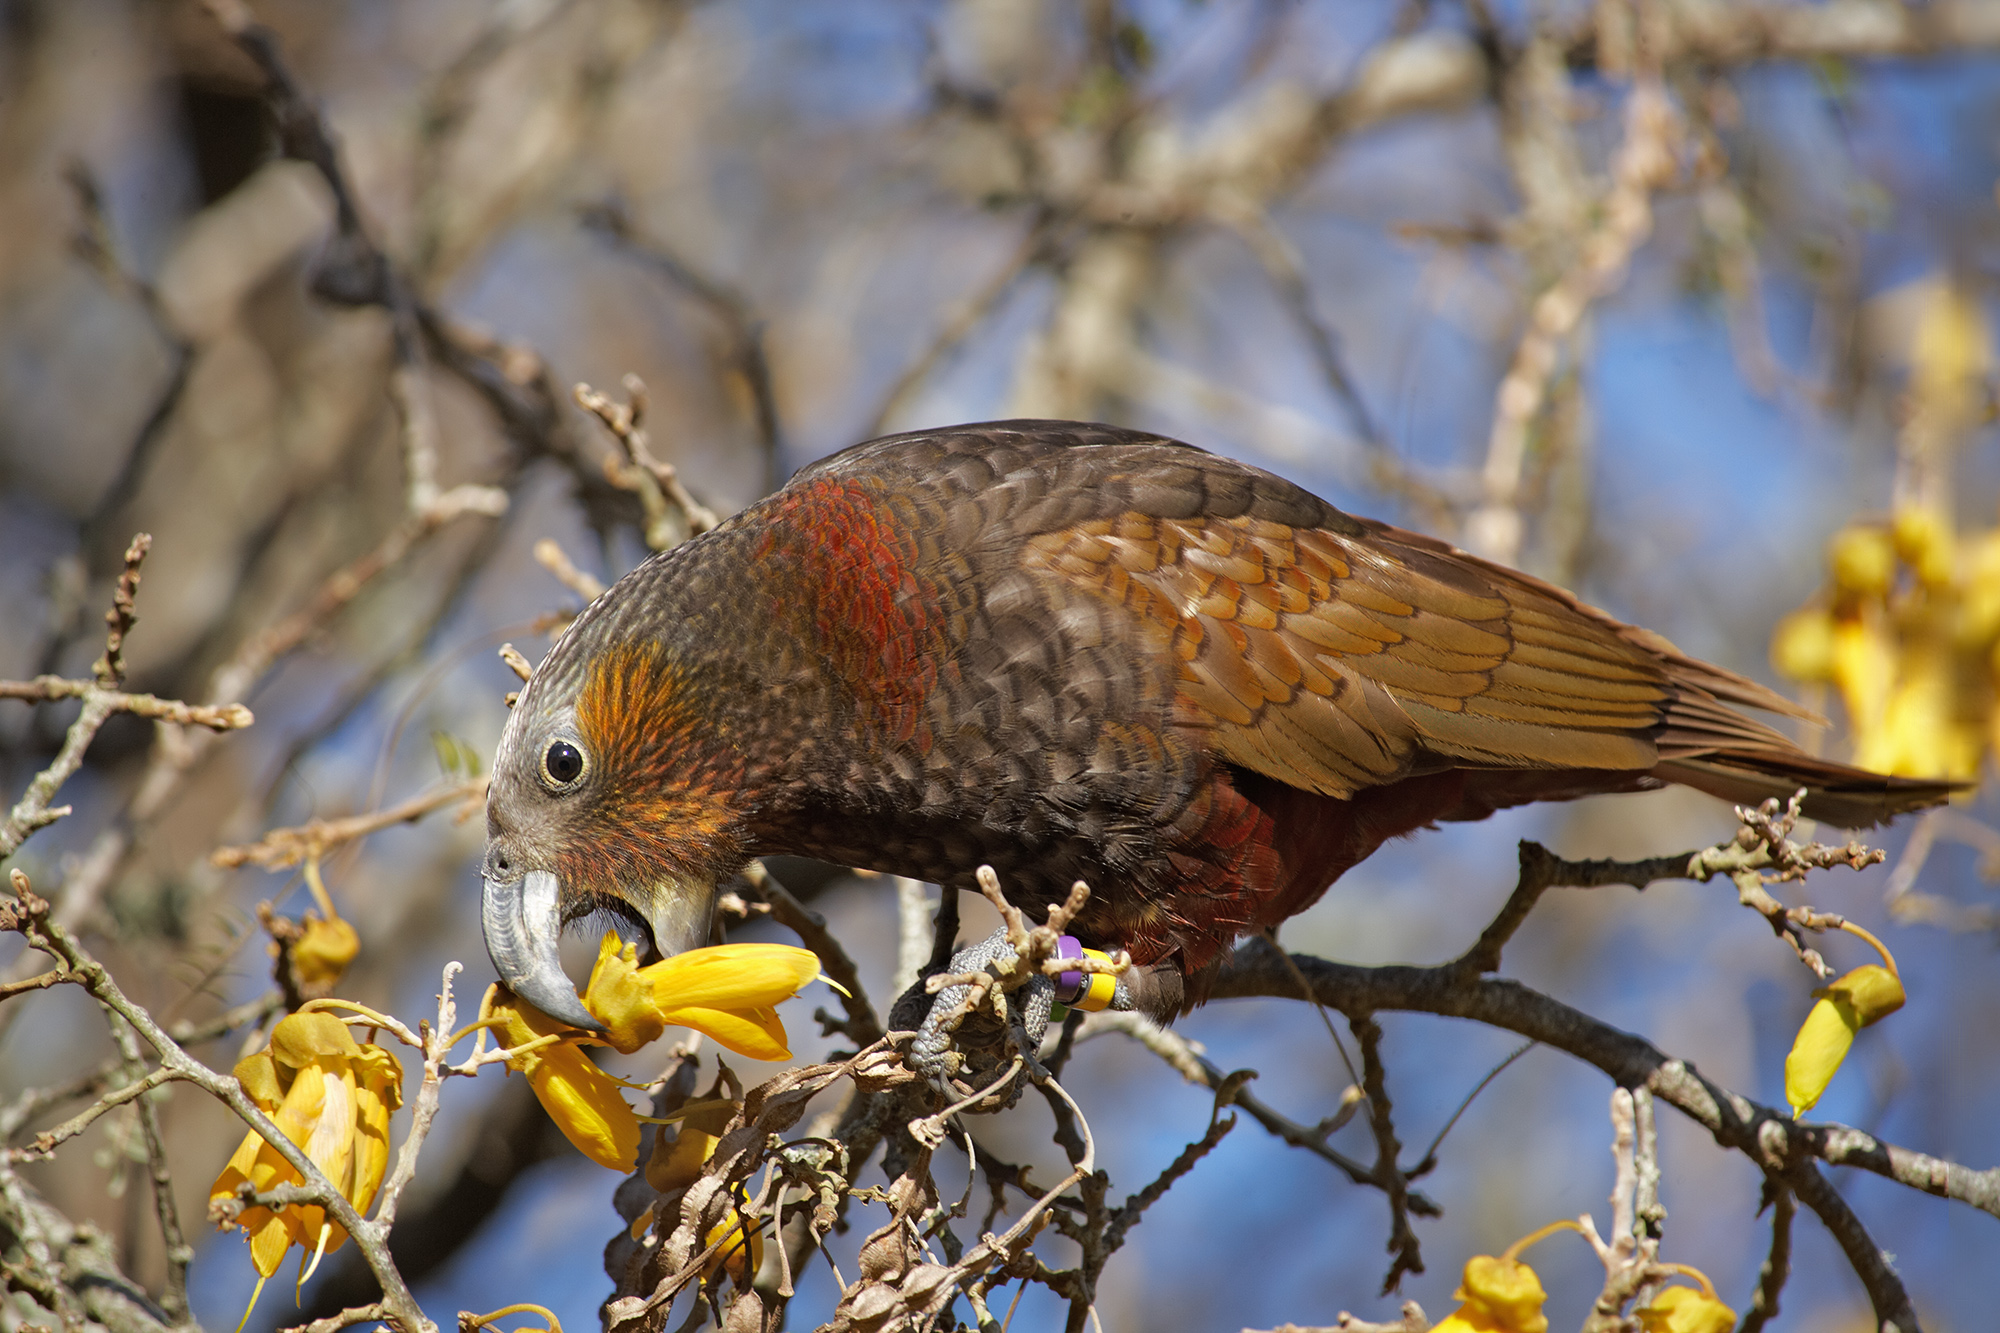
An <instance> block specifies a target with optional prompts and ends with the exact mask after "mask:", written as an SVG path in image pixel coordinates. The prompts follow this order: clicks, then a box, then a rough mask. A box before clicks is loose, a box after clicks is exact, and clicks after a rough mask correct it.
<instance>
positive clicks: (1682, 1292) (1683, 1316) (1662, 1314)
mask: <svg viewBox="0 0 2000 1333" xmlns="http://www.w3.org/2000/svg"><path fill="white" fill-rule="evenodd" d="M1669 1266H1670V1267H1672V1268H1674V1269H1675V1270H1676V1271H1678V1272H1680V1273H1682V1274H1684V1275H1686V1276H1688V1277H1691V1278H1694V1279H1695V1280H1696V1281H1698V1282H1700V1283H1701V1290H1700V1291H1696V1290H1695V1289H1694V1288H1693V1287H1668V1288H1667V1289H1666V1290H1665V1291H1662V1292H1661V1293H1660V1294H1659V1295H1658V1296H1655V1297H1654V1298H1653V1303H1652V1304H1651V1305H1648V1306H1647V1307H1646V1308H1645V1309H1643V1310H1635V1311H1633V1313H1634V1314H1636V1315H1638V1316H1639V1326H1640V1327H1641V1328H1643V1329H1645V1330H1646V1333H1729V1331H1730V1330H1731V1329H1733V1328H1735V1327H1736V1311H1734V1310H1732V1309H1730V1308H1729V1307H1728V1306H1726V1305H1724V1304H1723V1303H1722V1302H1721V1301H1720V1300H1718V1299H1716V1295H1715V1287H1714V1285H1713V1284H1712V1283H1710V1282H1709V1280H1708V1277H1707V1275H1706V1274H1704V1273H1702V1272H1701V1271H1700V1270H1698V1269H1693V1268H1688V1267H1686V1266H1685V1265H1682V1264H1672V1265H1669Z"/></svg>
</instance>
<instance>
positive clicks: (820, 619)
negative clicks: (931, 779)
mask: <svg viewBox="0 0 2000 1333" xmlns="http://www.w3.org/2000/svg"><path fill="white" fill-rule="evenodd" d="M891 504H892V502H891V501H889V500H888V499H886V498H885V497H883V496H880V495H878V494H876V493H875V492H873V491H871V490H869V489H867V488H865V487H862V486H859V485H856V484H854V483H852V482H842V481H835V480H831V479H825V478H822V479H819V480H815V481H809V482H805V483H802V484H800V485H797V486H794V487H792V488H791V489H789V490H787V491H786V492H784V493H783V494H781V495H780V496H779V497H778V499H777V503H776V504H775V505H774V506H773V507H772V511H771V514H770V523H769V526H768V527H767V528H766V529H765V531H764V534H763V539H762V540H761V542H760V543H759V544H758V549H757V559H758V560H759V561H760V562H768V563H767V564H766V567H767V568H773V567H781V566H785V565H790V566H792V568H790V569H788V570H785V571H784V574H783V575H782V576H780V577H778V578H777V580H776V582H774V584H773V586H784V584H785V579H787V578H791V579H797V580H799V582H798V584H797V586H799V587H809V588H812V589H814V595H813V597H812V599H811V604H812V608H813V609H812V623H811V626H810V628H811V632H812V636H813V642H815V643H816V644H818V645H820V646H822V647H823V649H824V650H825V651H826V653H827V655H828V657H829V658H830V659H831V661H832V664H833V666H834V667H835V669H836V671H837V672H838V674H839V675H840V677H841V678H842V679H844V680H847V681H850V682H852V683H853V684H854V685H855V686H856V687H857V688H856V689H855V697H856V699H857V701H858V702H859V703H861V704H862V706H863V714H862V718H861V721H862V723H863V725H864V726H865V727H870V728H872V729H874V730H876V731H877V732H878V733H879V734H880V735H881V736H882V737H883V738H884V739H886V740H889V741H892V742H896V743H900V744H910V743H914V744H915V745H916V747H917V748H918V750H919V751H922V752H928V751H929V750H930V748H931V744H932V737H931V735H930V728H929V726H928V725H927V724H926V723H925V721H924V718H923V709H922V705H923V701H924V700H925V699H926V698H927V697H929V695H930V693H931V691H932V689H933V688H935V687H936V685H937V663H938V660H939V658H940V656H941V654H942V650H944V649H945V647H946V644H945V641H944V638H943V637H942V634H943V630H944V626H943V624H942V617H941V615H940V608H939V598H938V596H937V589H936V586H935V584H934V583H932V582H931V581H930V580H927V579H922V578H919V577H918V575H917V572H916V571H917V565H918V562H919V560H920V558H921V554H922V553H921V551H920V549H919V546H918V542H917V540H916V537H915V535H914V533H915V529H914V528H913V526H912V525H911V524H910V523H909V522H908V521H906V520H903V521H899V519H898V516H897V515H896V514H895V513H893V512H892V508H891ZM772 610H773V612H774V613H776V614H779V615H784V614H787V613H788V612H790V611H791V610H792V608H790V607H773V608H772Z"/></svg>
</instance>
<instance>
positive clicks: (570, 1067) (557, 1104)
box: [491, 996, 639, 1172]
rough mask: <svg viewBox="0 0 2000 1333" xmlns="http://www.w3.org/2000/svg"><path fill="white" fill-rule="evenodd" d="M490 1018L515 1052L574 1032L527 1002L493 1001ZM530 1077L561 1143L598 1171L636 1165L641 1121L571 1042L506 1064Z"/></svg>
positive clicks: (613, 1083)
mask: <svg viewBox="0 0 2000 1333" xmlns="http://www.w3.org/2000/svg"><path fill="white" fill-rule="evenodd" d="M491 1012H492V1016H493V1017H495V1018H498V1019H501V1020H502V1027H501V1029H500V1032H501V1038H502V1040H504V1041H505V1042H506V1043H507V1045H508V1046H510V1047H511V1046H519V1045H522V1044H524V1043H526V1042H529V1041H532V1040H534V1039H535V1038H537V1037H540V1036H546V1035H548V1034H550V1033H569V1032H573V1029H571V1028H569V1027H567V1026H565V1025H564V1024H562V1023H559V1022H557V1021H556V1020H555V1019H553V1018H550V1017H549V1016H548V1015H547V1014H545V1013H543V1012H542V1011H541V1010H539V1009H537V1008H535V1007H534V1006H533V1005H531V1004H529V1003H528V1002H527V1001H525V1000H522V999H518V998H516V997H512V996H509V997H507V998H505V999H502V1000H499V1001H496V1002H495V1003H494V1005H493V1007H492V1010H491ZM507 1064H508V1067H509V1068H512V1069H515V1070H518V1071H520V1072H521V1073H524V1074H526V1075H527V1076H528V1086H529V1087H531V1088H533V1089H534V1092H535V1098H536V1100H537V1101H539V1102H541V1104H542V1109H543V1110H544V1111H546V1112H548V1115H549V1119H551V1120H553V1121H555V1122H556V1128H558V1129H560V1130H562V1132H563V1135H564V1137H566V1138H568V1139H569V1141H570V1142H571V1143H573V1144H575V1145H576V1147H577V1151H579V1152H581V1153H582V1154H583V1155H584V1156H585V1157H588V1158H589V1159H590V1160H591V1161H593V1162H596V1163H597V1164H598V1165H599V1166H603V1167H609V1168H610V1169H611V1170H613V1171H624V1172H629V1171H631V1170H632V1168H633V1167H634V1166H636V1165H637V1164H638V1160H639V1119H638V1117H637V1116H635V1115H634V1114H633V1113H632V1108H631V1107H630V1106H629V1105H627V1104H626V1102H625V1098H624V1095H623V1094H622V1093H621V1092H620V1091H619V1085H618V1080H616V1079H614V1078H612V1077H611V1075H609V1074H607V1073H605V1072H604V1071H603V1070H602V1069H599V1068H598V1067H597V1066H596V1065H595V1064H593V1063H591V1060H590V1057H589V1056H586V1055H585V1054H584V1053H583V1052H582V1051H581V1050H579V1049H578V1048H577V1046H576V1044H575V1043H574V1042H573V1041H569V1040H565V1041H560V1042H557V1043H555V1044H553V1045H550V1046H544V1047H541V1048H539V1049H537V1050H533V1051H529V1052H527V1053H526V1054H525V1055H521V1056H519V1057H516V1058H514V1059H511V1060H509V1061H508V1062H507Z"/></svg>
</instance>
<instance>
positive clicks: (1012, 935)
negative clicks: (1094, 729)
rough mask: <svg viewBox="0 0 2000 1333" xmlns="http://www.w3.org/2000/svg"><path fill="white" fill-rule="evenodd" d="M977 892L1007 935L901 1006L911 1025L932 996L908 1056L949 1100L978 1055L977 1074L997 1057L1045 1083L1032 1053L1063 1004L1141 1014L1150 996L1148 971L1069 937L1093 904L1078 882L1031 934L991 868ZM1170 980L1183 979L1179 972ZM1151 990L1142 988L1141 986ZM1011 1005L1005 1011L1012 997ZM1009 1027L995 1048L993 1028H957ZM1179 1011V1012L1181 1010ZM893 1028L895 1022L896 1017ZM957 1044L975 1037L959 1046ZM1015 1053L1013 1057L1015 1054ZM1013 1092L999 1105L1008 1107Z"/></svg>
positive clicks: (956, 960) (931, 980) (998, 935)
mask: <svg viewBox="0 0 2000 1333" xmlns="http://www.w3.org/2000/svg"><path fill="white" fill-rule="evenodd" d="M976 878H977V880H978V883H979V889H980V892H982V893H983V894H985V896H986V898H987V900H988V901H990V902H991V903H992V904H993V907H994V910H996V911H997V912H999V913H1000V919H1001V922H1002V925H1001V928H1000V929H999V930H996V931H994V932H993V934H991V935H989V936H987V937H986V938H985V939H983V940H981V941H979V942H978V943H977V944H973V945H968V946H967V947H966V948H963V949H960V950H958V951H957V952H956V953H954V954H952V955H951V961H950V962H949V963H947V964H946V965H945V968H944V969H943V970H942V971H940V972H936V973H934V974H933V975H931V976H929V977H927V978H925V980H924V981H923V982H922V983H920V985H921V986H922V991H919V990H918V988H916V987H912V989H911V992H910V994H908V995H906V996H905V997H904V998H903V999H902V1000H899V1001H898V1002H897V1004H896V1009H897V1010H900V1011H902V1012H903V1013H904V1014H907V1015H908V1016H909V1017H910V1018H914V1017H915V1013H914V1012H913V1010H914V1009H915V1008H916V1007H918V1006H921V1005H922V1002H923V995H924V992H929V993H930V994H931V1002H930V1005H929V1007H928V1009H926V1010H924V1012H923V1017H922V1019H921V1021H919V1022H918V1023H917V1029H916V1037H915V1039H914V1040H913V1041H912V1043H911V1045H910V1050H909V1054H908V1056H907V1057H906V1059H907V1062H908V1063H909V1065H910V1067H911V1068H913V1069H915V1070H916V1071H917V1072H919V1073H921V1074H923V1075H924V1076H926V1077H927V1078H930V1079H932V1080H933V1081H934V1082H936V1083H937V1084H938V1085H939V1086H940V1088H941V1089H943V1090H945V1091H946V1092H947V1093H952V1092H955V1093H956V1094H957V1095H964V1094H966V1093H967V1092H968V1091H969V1089H967V1088H963V1087H957V1086H956V1076H958V1075H960V1074H962V1073H965V1072H967V1070H968V1066H969V1065H970V1064H971V1063H972V1058H973V1056H974V1055H975V1054H977V1055H978V1056H980V1057H981V1059H980V1060H979V1065H980V1068H979V1069H978V1070H973V1071H971V1072H972V1075H973V1077H975V1078H976V1077H977V1076H978V1074H979V1073H980V1072H981V1071H983V1070H984V1069H985V1067H986V1065H988V1064H990V1063H992V1061H991V1060H990V1059H988V1058H986V1057H989V1056H990V1055H991V1053H992V1051H993V1050H994V1049H996V1048H997V1049H998V1050H999V1051H1000V1056H999V1058H1000V1059H1002V1060H1004V1059H1006V1058H1007V1056H1008V1054H1010V1053H1011V1052H1019V1053H1020V1055H1021V1056H1022V1058H1023V1062H1024V1063H1025V1065H1026V1066H1027V1068H1028V1070H1029V1071H1030V1073H1031V1074H1033V1075H1035V1076H1036V1077H1037V1079H1039V1078H1040V1077H1043V1076H1045V1074H1046V1071H1044V1070H1042V1068H1041V1065H1040V1062H1039V1061H1038V1060H1037V1059H1036V1052H1037V1051H1038V1050H1039V1049H1040V1047H1041V1043H1042V1036H1043V1034H1044V1033H1046V1032H1047V1031H1048V1026H1049V1018H1050V1015H1051V1013H1052V1012H1053V1011H1054V1009H1055V1007H1056V1006H1057V1005H1069V1006H1073V1007H1076V1008H1080V1009H1086V1010H1095V1009H1135V1008H1141V1007H1143V1006H1144V1005H1145V1003H1146V1001H1147V1000H1148V999H1149V998H1157V997H1154V996H1152V995H1151V991H1152V990H1156V989H1158V987H1157V985H1152V984H1151V983H1152V982H1153V977H1152V972H1153V971H1155V970H1157V969H1134V968H1132V967H1131V966H1130V964H1129V961H1128V960H1127V959H1126V958H1125V957H1124V955H1122V954H1121V955H1119V956H1118V957H1116V958H1114V957H1112V956H1111V955H1109V954H1106V953H1103V952H1101V951H1099V950H1096V949H1086V948H1085V947H1084V946H1083V945H1082V943H1081V942H1080V941H1078V940H1077V939H1076V938H1075V937H1073V936H1070V935H1066V934H1064V933H1063V932H1064V930H1065V929H1066V928H1067V927H1068V925H1069V923H1070V922H1071V921H1072V920H1074V919H1075V918H1076V916H1077V914H1078V913H1079V912H1081V911H1082V910H1083V906H1084V904H1085V903H1086V902H1087V901H1088V900H1089V898H1090V887H1089V886H1088V885H1087V884H1085V883H1083V882H1082V881H1080V880H1079V881H1078V882H1077V883H1076V884H1074V885H1072V886H1071V888H1070V894H1069V898H1068V900H1067V901H1065V902H1063V903H1060V904H1057V905H1055V906H1052V907H1051V908H1050V909H1049V916H1048V924H1046V925H1043V926H1037V927H1034V928H1032V929H1030V928H1029V927H1028V925H1027V920H1026V918H1025V917H1024V916H1023V915H1022V914H1021V911H1020V909H1019V908H1017V907H1015V906H1014V905H1013V904H1012V903H1010V902H1008V901H1007V898H1006V895H1005V894H1004V893H1002V892H1001V889H1000V877H999V876H998V875H997V874H995V873H994V871H993V869H992V867H990V866H981V867H980V868H979V871H978V874H977V876H976ZM1174 979H1175V980H1178V979H1179V973H1178V971H1177V970H1176V971H1175V972H1174ZM1140 983H1146V984H1140ZM1010 996H1011V997H1012V1003H1009V1002H1008V1000H1009V997H1010ZM989 999H991V1001H992V1006H991V1007H992V1008H993V1009H994V1010H995V1011H996V1013H995V1014H994V1015H993V1017H997V1018H999V1019H1000V1020H1002V1022H1003V1024H1004V1027H1003V1031H1002V1032H1001V1033H1000V1035H999V1037H998V1038H997V1040H996V1039H995V1038H994V1037H993V1036H992V1035H991V1034H990V1027H991V1022H990V1020H988V1021H987V1022H982V1023H980V1024H979V1025H978V1026H979V1027H983V1028H988V1029H989V1032H986V1033H978V1034H962V1033H961V1024H962V1023H963V1022H964V1021H965V1019H967V1018H968V1017H971V1016H972V1015H974V1014H977V1013H979V1012H980V1011H981V1010H982V1009H985V1008H987V1007H988V1001H989ZM1176 1007H1178V1006H1177V1005H1176ZM891 1022H892V1023H894V1022H895V1017H894V1016H893V1014H892V1018H891ZM961 1035H968V1036H970V1038H971V1039H970V1040H969V1041H961V1040H959V1038H960V1037H961ZM1010 1048H1011V1051H1010ZM1012 1095H1013V1092H1012V1090H1010V1091H1009V1092H1008V1093H1007V1094H1003V1096H1004V1097H1005V1098H1006V1099H1008V1100H1011V1096H1012Z"/></svg>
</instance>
